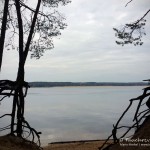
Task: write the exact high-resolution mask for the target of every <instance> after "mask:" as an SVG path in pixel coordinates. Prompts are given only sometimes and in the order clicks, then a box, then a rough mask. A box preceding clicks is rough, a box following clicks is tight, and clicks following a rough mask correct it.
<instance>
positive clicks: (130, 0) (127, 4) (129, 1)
mask: <svg viewBox="0 0 150 150" xmlns="http://www.w3.org/2000/svg"><path fill="white" fill-rule="evenodd" d="M132 1H133V0H130V1H129V2H128V3H127V4H126V5H125V7H127V5H128V4H129V3H131V2H132Z"/></svg>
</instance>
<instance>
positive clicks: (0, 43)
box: [0, 0, 9, 71]
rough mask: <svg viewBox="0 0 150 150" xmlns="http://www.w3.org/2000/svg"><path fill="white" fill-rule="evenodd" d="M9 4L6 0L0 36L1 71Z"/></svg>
mask: <svg viewBox="0 0 150 150" xmlns="http://www.w3.org/2000/svg"><path fill="white" fill-rule="evenodd" d="M8 4H9V0H5V4H4V11H3V19H2V27H1V37H0V71H1V66H2V57H3V50H4V42H5V34H6V24H7V14H8Z"/></svg>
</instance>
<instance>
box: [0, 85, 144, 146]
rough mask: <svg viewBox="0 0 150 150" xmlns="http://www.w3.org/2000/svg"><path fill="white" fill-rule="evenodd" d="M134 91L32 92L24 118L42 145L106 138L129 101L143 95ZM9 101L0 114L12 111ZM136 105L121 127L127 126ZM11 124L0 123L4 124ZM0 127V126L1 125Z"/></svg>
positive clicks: (65, 89) (80, 89) (117, 88)
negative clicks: (39, 133)
mask: <svg viewBox="0 0 150 150" xmlns="http://www.w3.org/2000/svg"><path fill="white" fill-rule="evenodd" d="M143 88H144V87H141V86H138V87H136V86H133V87H126V86H125V87H121V86H113V87H111V86H110V87H105V86H103V87H100V86H99V87H54V88H31V89H29V94H28V96H27V98H26V106H25V117H26V119H27V120H28V122H29V123H30V125H31V126H33V127H34V128H35V129H37V130H38V131H41V132H42V135H41V141H42V144H43V145H45V144H47V143H50V142H56V141H66V140H67V141H68V140H85V139H86V140H91V139H103V138H107V137H108V136H109V134H110V133H111V130H112V126H113V124H115V123H116V121H117V120H118V118H119V117H120V115H121V114H122V112H123V111H124V110H125V109H126V107H127V106H128V104H129V99H131V98H134V97H137V96H139V94H142V89H143ZM10 101H11V100H10V99H9V100H7V101H5V102H3V103H2V105H0V114H3V113H5V112H7V113H8V112H9V110H11V105H10ZM135 107H136V103H135V104H134V106H133V107H132V109H131V110H130V112H129V113H128V114H127V115H126V117H125V118H124V120H123V121H122V122H121V123H122V124H130V123H132V122H131V120H132V118H133V113H134V111H135ZM9 121H10V120H9V119H7V120H6V119H5V120H3V122H2V121H0V124H2V125H3V124H4V122H5V124H7V123H8V122H9ZM0 126H1V125H0Z"/></svg>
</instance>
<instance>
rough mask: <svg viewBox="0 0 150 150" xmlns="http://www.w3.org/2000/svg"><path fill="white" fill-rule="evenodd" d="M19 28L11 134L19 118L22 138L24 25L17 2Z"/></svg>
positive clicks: (18, 131) (18, 123)
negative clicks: (17, 64)
mask: <svg viewBox="0 0 150 150" xmlns="http://www.w3.org/2000/svg"><path fill="white" fill-rule="evenodd" d="M15 4H16V11H17V19H18V27H19V67H18V74H17V79H16V84H17V88H16V90H15V94H16V95H15V96H14V100H13V108H12V112H13V113H12V114H13V117H12V121H11V133H13V132H14V131H13V130H14V127H13V126H14V125H15V117H17V125H16V133H17V136H19V137H21V136H22V132H23V130H22V123H23V119H24V95H23V84H24V53H23V23H22V17H21V9H20V3H19V1H18V0H15ZM15 114H16V116H15Z"/></svg>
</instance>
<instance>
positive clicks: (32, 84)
mask: <svg viewBox="0 0 150 150" xmlns="http://www.w3.org/2000/svg"><path fill="white" fill-rule="evenodd" d="M29 85H30V87H85V86H87V87H91V86H148V85H149V84H148V83H147V82H29Z"/></svg>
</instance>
